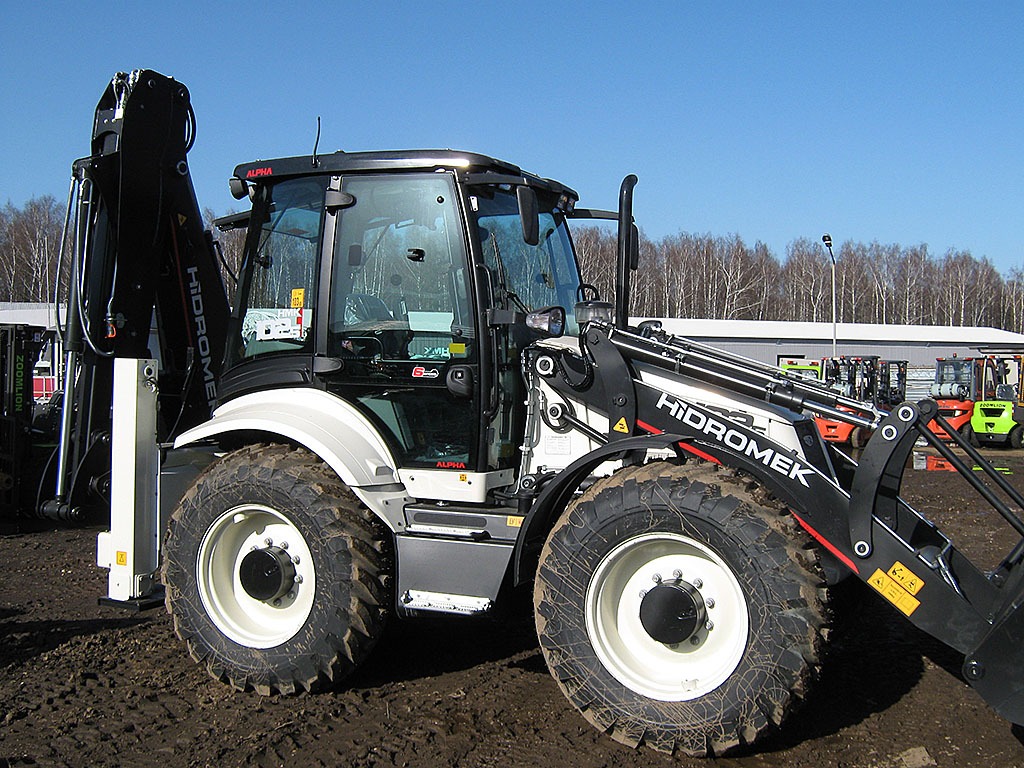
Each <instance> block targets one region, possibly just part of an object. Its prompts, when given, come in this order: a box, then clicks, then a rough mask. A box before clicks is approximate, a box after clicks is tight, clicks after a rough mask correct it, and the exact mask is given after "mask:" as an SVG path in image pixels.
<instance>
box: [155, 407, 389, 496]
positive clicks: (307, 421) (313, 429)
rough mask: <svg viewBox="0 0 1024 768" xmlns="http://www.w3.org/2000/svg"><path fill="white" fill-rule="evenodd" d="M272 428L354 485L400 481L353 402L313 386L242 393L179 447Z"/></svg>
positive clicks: (177, 442)
mask: <svg viewBox="0 0 1024 768" xmlns="http://www.w3.org/2000/svg"><path fill="white" fill-rule="evenodd" d="M243 431H257V432H269V433H272V434H275V435H280V436H281V437H284V438H287V439H288V440H290V441H292V442H295V443H298V444H300V445H303V446H305V447H306V448H308V449H309V450H310V451H312V452H313V453H315V454H316V455H317V456H319V457H320V458H321V459H323V460H324V461H325V462H327V464H328V465H329V466H330V467H331V469H333V470H334V471H335V472H336V473H337V474H338V477H340V478H341V480H342V481H343V482H344V483H345V484H346V485H347V486H349V487H350V488H353V489H355V488H359V487H365V486H380V485H388V484H397V483H399V479H398V476H397V475H396V474H395V466H396V463H395V460H394V458H393V457H392V455H391V451H390V450H389V449H388V447H387V445H386V444H385V442H384V441H383V440H382V439H381V437H380V435H379V434H378V433H377V429H376V428H375V427H374V426H373V424H371V423H370V421H369V420H368V419H367V418H366V417H365V416H364V415H363V414H362V413H360V412H359V411H357V410H356V409H355V408H354V407H352V406H351V405H350V404H349V403H346V402H345V401H344V400H342V399H340V398H338V397H335V396H333V395H329V394H328V393H326V392H324V391H322V390H319V389H311V388H306V387H303V388H295V389H272V390H266V391H262V392H253V393H252V394H248V395H242V396H241V397H238V398H236V399H234V400H231V401H229V402H227V403H225V404H224V405H222V406H220V407H219V408H217V410H215V411H214V412H213V417H212V418H211V419H210V420H209V421H207V422H204V423H203V424H200V425H199V426H197V427H193V428H192V429H190V430H187V431H185V432H183V433H181V434H180V435H179V436H178V438H177V439H176V440H175V441H174V447H175V448H180V447H182V446H184V445H188V444H189V443H194V442H196V441H197V440H203V439H205V438H208V437H214V436H216V435H222V434H224V433H226V432H243Z"/></svg>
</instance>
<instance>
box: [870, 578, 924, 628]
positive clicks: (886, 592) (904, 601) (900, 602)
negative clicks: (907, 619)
mask: <svg viewBox="0 0 1024 768" xmlns="http://www.w3.org/2000/svg"><path fill="white" fill-rule="evenodd" d="M868 584H870V585H871V586H872V587H874V588H875V589H876V590H877V591H878V593H879V594H880V595H881V596H882V597H884V598H885V599H886V600H888V601H889V602H890V603H892V604H893V605H895V606H896V608H898V609H899V610H900V611H901V612H902V613H903V614H904V615H906V616H909V615H910V614H912V613H913V612H914V611H916V610H917V607H918V606H919V605H920V604H921V601H920V600H918V599H917V598H916V597H914V596H913V595H911V594H910V593H909V592H907V590H905V589H904V588H903V587H902V586H901V585H900V583H899V582H898V581H896V579H894V578H892V577H890V576H889V574H887V573H885V572H884V571H883V570H882V569H881V568H877V569H876V570H875V572H874V573H873V574H871V578H870V579H868Z"/></svg>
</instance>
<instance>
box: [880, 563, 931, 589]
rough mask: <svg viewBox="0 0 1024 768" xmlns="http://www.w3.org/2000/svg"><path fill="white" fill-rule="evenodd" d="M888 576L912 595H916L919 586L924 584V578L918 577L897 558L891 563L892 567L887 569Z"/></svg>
mask: <svg viewBox="0 0 1024 768" xmlns="http://www.w3.org/2000/svg"><path fill="white" fill-rule="evenodd" d="M889 576H891V577H892V578H893V579H894V580H895V581H896V582H897V583H898V584H899V585H900V586H901V587H903V588H904V589H905V590H907V592H909V593H910V594H912V595H916V594H917V593H918V592H920V591H921V587H923V586H924V580H923V579H920V578H918V576H917V574H915V573H914V572H913V571H911V570H910V569H909V568H907V566H905V565H904V564H903V563H901V562H900V561H899V560H897V561H896V562H895V563H893V564H892V568H890V569H889Z"/></svg>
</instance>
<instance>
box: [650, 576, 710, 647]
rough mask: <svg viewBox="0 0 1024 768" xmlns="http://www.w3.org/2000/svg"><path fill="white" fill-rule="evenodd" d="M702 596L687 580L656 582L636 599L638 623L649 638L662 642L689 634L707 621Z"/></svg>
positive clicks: (682, 637)
mask: <svg viewBox="0 0 1024 768" xmlns="http://www.w3.org/2000/svg"><path fill="white" fill-rule="evenodd" d="M707 617H708V613H707V609H706V608H705V607H704V598H703V597H702V596H701V594H700V592H699V591H697V589H696V588H695V587H694V586H693V585H692V584H690V583H689V582H686V581H682V580H677V581H667V582H663V583H661V584H659V585H658V586H656V587H655V588H654V589H652V590H650V591H649V592H648V593H647V594H646V595H644V598H643V600H642V601H641V603H640V623H641V624H642V625H643V628H644V631H645V632H647V634H648V635H650V636H651V638H652V639H654V640H656V641H657V642H659V643H665V644H666V645H675V644H676V643H682V642H684V641H686V640H689V639H690V638H691V637H693V635H694V633H696V632H697V630H699V629H700V628H701V627H703V626H704V624H705V622H706V621H707Z"/></svg>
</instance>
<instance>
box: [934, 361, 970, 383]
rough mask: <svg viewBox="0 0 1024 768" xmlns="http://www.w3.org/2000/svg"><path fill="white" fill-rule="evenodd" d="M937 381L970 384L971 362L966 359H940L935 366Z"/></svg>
mask: <svg viewBox="0 0 1024 768" xmlns="http://www.w3.org/2000/svg"><path fill="white" fill-rule="evenodd" d="M935 383H936V384H967V385H970V383H971V365H970V363H969V362H968V361H966V360H940V361H939V362H938V363H936V366H935Z"/></svg>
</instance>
